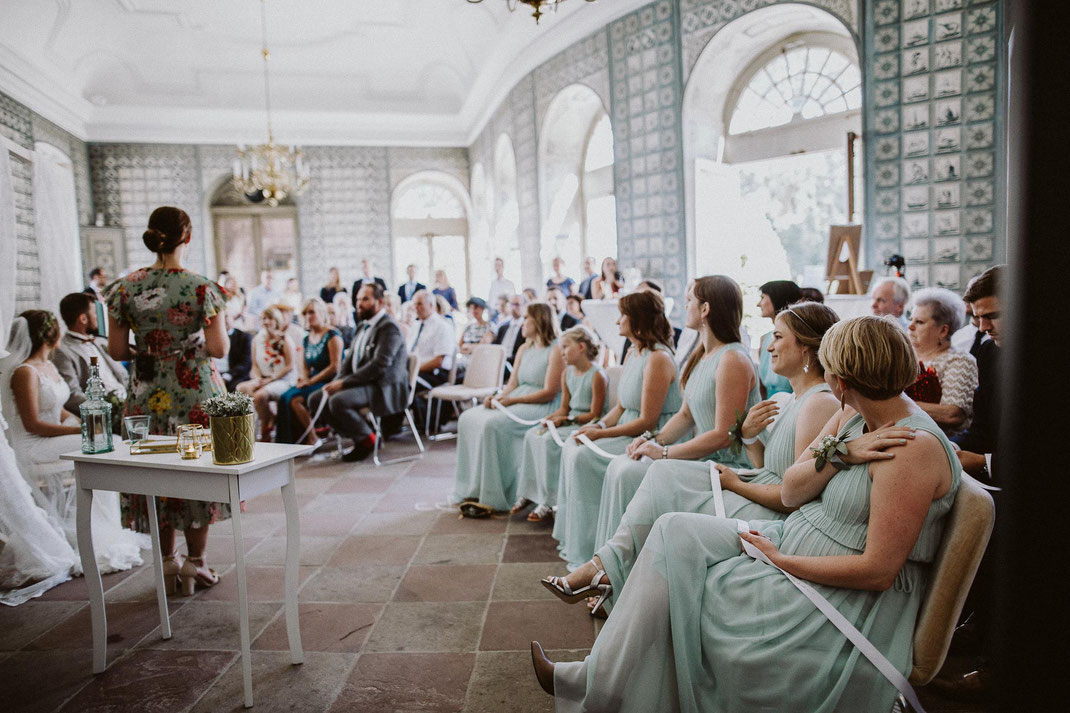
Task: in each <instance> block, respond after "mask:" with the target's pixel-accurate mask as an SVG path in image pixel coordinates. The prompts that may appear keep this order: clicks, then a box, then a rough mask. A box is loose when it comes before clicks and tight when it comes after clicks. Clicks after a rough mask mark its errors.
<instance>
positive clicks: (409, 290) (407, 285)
mask: <svg viewBox="0 0 1070 713" xmlns="http://www.w3.org/2000/svg"><path fill="white" fill-rule="evenodd" d="M405 272H406V273H407V274H408V276H409V281H408V282H404V283H402V284H401V286H400V287H398V297H400V298H401V303H402V304H405V303H406V302H408V301H409V300H411V299H412V296H413V295H415V294H416V293H417V292H419V291H420V290H426V289H427V286H426V285H424V284H423V283H420V282H417V281H416V266H415V265H409V266H408V267H406V268H405Z"/></svg>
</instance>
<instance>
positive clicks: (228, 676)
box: [191, 651, 357, 713]
mask: <svg viewBox="0 0 1070 713" xmlns="http://www.w3.org/2000/svg"><path fill="white" fill-rule="evenodd" d="M356 658H357V657H356V655H355V654H325V653H318V652H315V651H307V652H306V653H305V662H304V663H303V664H300V665H298V666H295V665H293V664H292V663H290V654H289V652H281V651H254V652H253V655H252V663H253V702H254V704H255V708H254V709H253V710H255V711H256V712H257V713H272V712H275V711H277V712H278V713H283V712H286V713H289V712H291V711H325V710H327V708H328V706H330V704H331V700H332V699H333V698H334V696H335V694H336V693H337V692H338V689H339V688H340V687H341V686H342V685H343V684H344V683H345V681H346V677H347V676H348V675H349V672H350V670H351V669H352V668H353V663H354V661H356ZM243 701H244V689H243V688H242V667H241V661H240V660H238V661H235V662H234V664H233V665H232V666H231V667H230V668H229V669H227V672H226V673H224V674H223V676H222V677H221V678H220V679H219V680H218V681H216V683H215V685H214V686H212V687H211V688H210V689H208V692H207V693H205V694H204V696H203V697H202V698H201V700H199V701H198V702H197V705H195V706H194V707H193V710H192V711H191V713H245V711H247V710H248V709H247V708H245V706H244V702H243Z"/></svg>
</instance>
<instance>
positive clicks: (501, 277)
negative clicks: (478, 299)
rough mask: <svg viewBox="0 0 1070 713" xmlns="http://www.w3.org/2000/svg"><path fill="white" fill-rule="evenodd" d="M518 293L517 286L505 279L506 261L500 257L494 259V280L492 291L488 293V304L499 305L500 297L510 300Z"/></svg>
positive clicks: (491, 284)
mask: <svg viewBox="0 0 1070 713" xmlns="http://www.w3.org/2000/svg"><path fill="white" fill-rule="evenodd" d="M515 293H516V286H515V285H514V284H513V281H512V280H509V279H506V277H505V260H502V259H501V258H500V257H496V258H494V279H492V280H491V281H490V290H489V291H488V292H487V304H489V305H491V306H493V305H496V304H498V302H497V300H498V299H499V298H500V297H506V298H508V297H509V296H510V295H513V294H515Z"/></svg>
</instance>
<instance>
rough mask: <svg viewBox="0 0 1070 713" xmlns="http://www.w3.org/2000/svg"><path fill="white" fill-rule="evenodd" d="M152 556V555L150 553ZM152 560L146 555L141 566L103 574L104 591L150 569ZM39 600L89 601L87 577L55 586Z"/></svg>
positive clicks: (76, 578)
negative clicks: (86, 584)
mask: <svg viewBox="0 0 1070 713" xmlns="http://www.w3.org/2000/svg"><path fill="white" fill-rule="evenodd" d="M149 557H151V555H149ZM150 562H151V560H150V559H149V558H148V557H146V558H145V564H144V565H142V566H140V567H131V568H130V569H127V570H123V571H122V572H112V573H111V574H105V575H103V576H101V578H100V581H101V584H103V585H104V593H105V594H107V593H108V592H110V591H111V590H113V589H114V588H115V587H116V586H118V585H119V584H121V583H122V582H123V580H125V579H127V578H128V577H132V576H134V575H136V574H137V573H138V572H141V571H142V570H147V569H149V566H148V565H149V564H150ZM37 601H39V602H50V601H70V602H88V601H89V590H88V589H86V586H85V577H73V578H72V579H69V580H68V581H66V582H64V583H63V584H61V585H59V586H58V587H53V588H52V589H49V590H48V591H47V592H45V593H44V594H42V595H41V596H40V597H38V598H37Z"/></svg>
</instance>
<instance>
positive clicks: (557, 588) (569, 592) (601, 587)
mask: <svg viewBox="0 0 1070 713" xmlns="http://www.w3.org/2000/svg"><path fill="white" fill-rule="evenodd" d="M604 576H606V571H605V570H604V569H599V570H598V571H597V572H595V574H594V577H592V578H591V583H590V584H588V585H587V586H586V587H580V588H579V589H576V590H573V589H572V587H571V586H569V583H568V580H567V579H565V578H564V577H547V578H545V579H542V580H540V583H541V584H542V586H544V587H546V588H547V589H548V590H550V593H551V594H553V595H554V596H555V597H557V598H558V599H560V600H561V601H563V602H565V603H566V604H575V603H576V602H581V601H583V600H584V599H587V598H589V597H598V601H597V602H595V604H594V607H592V608H591V613H592V614H593V613H594V612H596V611H598V610H599V609H601V608H602V604H604V603H605V601H606V598H607V597H609V595H610V594H612V593H613V585H612V584H610V583H609V582H607V583H605V584H601V581H602V577H604Z"/></svg>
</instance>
